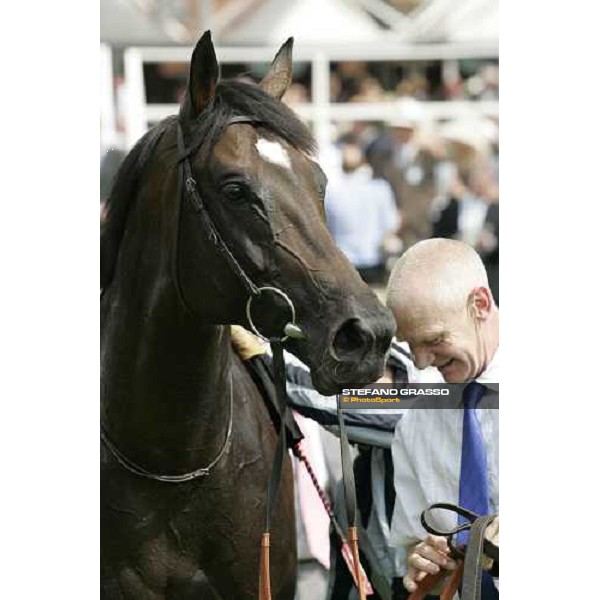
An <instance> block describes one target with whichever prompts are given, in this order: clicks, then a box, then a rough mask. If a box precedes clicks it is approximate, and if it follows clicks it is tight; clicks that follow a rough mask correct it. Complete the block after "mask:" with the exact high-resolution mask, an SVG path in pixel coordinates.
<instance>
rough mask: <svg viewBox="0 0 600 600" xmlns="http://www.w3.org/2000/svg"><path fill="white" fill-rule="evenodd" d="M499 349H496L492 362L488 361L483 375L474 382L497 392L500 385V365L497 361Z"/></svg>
mask: <svg viewBox="0 0 600 600" xmlns="http://www.w3.org/2000/svg"><path fill="white" fill-rule="evenodd" d="M498 352H499V348H496V352H495V353H494V356H492V360H490V362H489V364H488V366H487V367H486V368H485V370H484V371H483V373H482V374H481V375H480V376H479V377H477V378H476V379H475V381H477V382H479V383H482V384H483V385H485V386H486V387H488V388H490V389H491V390H494V391H498V388H499V383H500V365H499V360H498Z"/></svg>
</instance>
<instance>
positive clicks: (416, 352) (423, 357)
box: [412, 348, 434, 369]
mask: <svg viewBox="0 0 600 600" xmlns="http://www.w3.org/2000/svg"><path fill="white" fill-rule="evenodd" d="M412 355H413V361H414V363H415V366H416V367H417V369H426V368H427V367H429V366H431V365H432V364H433V360H434V356H433V354H432V353H431V352H429V351H428V350H427V349H425V348H414V349H413V350H412Z"/></svg>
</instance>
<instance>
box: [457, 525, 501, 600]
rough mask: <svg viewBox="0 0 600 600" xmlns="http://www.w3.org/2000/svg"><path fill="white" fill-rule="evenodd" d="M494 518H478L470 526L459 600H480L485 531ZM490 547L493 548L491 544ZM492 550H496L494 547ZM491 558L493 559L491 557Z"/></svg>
mask: <svg viewBox="0 0 600 600" xmlns="http://www.w3.org/2000/svg"><path fill="white" fill-rule="evenodd" d="M495 518H496V515H485V516H483V517H478V518H477V519H475V522H474V523H473V524H472V525H471V533H470V535H469V543H468V544H467V552H466V554H465V567H464V574H463V583H462V592H461V600H480V599H481V578H482V563H483V556H484V549H483V547H484V542H486V541H487V540H486V539H485V530H486V529H487V527H488V525H489V524H490V523H491V522H492V521H493V520H494V519H495ZM492 546H494V545H493V544H492ZM494 548H497V547H496V546H494ZM491 558H493V557H491Z"/></svg>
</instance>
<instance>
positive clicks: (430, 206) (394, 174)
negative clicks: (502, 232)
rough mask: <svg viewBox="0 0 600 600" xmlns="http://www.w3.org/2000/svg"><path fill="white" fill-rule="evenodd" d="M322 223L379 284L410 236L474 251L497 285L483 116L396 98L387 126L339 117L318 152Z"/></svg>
mask: <svg viewBox="0 0 600 600" xmlns="http://www.w3.org/2000/svg"><path fill="white" fill-rule="evenodd" d="M322 164H323V166H324V168H325V171H326V173H327V175H328V177H329V185H328V190H327V193H326V197H325V209H326V214H327V222H328V227H329V229H330V231H331V233H332V235H333V236H334V238H335V240H336V242H337V244H338V246H339V247H340V248H341V249H342V250H343V252H344V253H345V254H346V256H347V257H348V258H349V260H350V261H351V262H352V263H353V265H354V266H355V267H356V268H357V269H358V271H359V273H360V274H361V276H362V277H363V279H364V280H365V281H366V282H367V283H369V284H373V285H375V286H377V285H385V282H386V281H387V276H388V272H389V269H390V268H391V265H392V264H393V262H395V260H396V259H397V258H398V256H400V255H401V253H402V252H404V251H405V250H406V249H408V248H409V247H410V246H412V245H413V244H415V243H416V242H418V241H420V240H423V239H427V238H429V237H444V238H453V239H458V240H462V241H465V242H467V243H469V244H470V245H472V246H473V247H474V248H475V249H476V250H477V251H478V252H479V253H480V255H481V257H482V259H483V261H484V263H485V265H486V268H487V269H488V276H489V279H490V287H491V289H492V292H493V293H494V296H495V298H496V301H497V302H498V301H499V293H498V292H499V290H498V256H499V252H498V250H499V218H498V197H499V194H498V127H497V123H496V122H495V121H494V120H492V119H487V118H484V117H477V118H475V117H470V118H461V119H456V120H451V121H447V122H439V123H436V122H432V121H429V120H428V119H427V113H426V111H425V109H424V106H423V104H422V103H421V102H419V101H418V100H417V99H415V98H408V97H405V98H401V99H400V100H398V103H397V111H396V117H395V120H394V121H393V122H392V123H391V124H387V125H383V124H377V123H364V122H355V123H352V124H345V129H344V130H342V131H340V133H339V136H338V139H337V142H336V143H335V144H333V145H332V147H331V148H329V149H327V151H326V152H324V153H323V155H322Z"/></svg>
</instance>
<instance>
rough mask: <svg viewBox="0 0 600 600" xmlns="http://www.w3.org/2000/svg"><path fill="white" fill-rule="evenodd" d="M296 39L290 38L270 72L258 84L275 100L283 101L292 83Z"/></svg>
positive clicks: (280, 49)
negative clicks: (293, 53)
mask: <svg viewBox="0 0 600 600" xmlns="http://www.w3.org/2000/svg"><path fill="white" fill-rule="evenodd" d="M293 45H294V38H293V37H291V38H288V39H287V41H286V42H285V44H283V46H281V48H279V52H277V54H276V55H275V58H274V59H273V62H272V63H271V68H270V69H269V72H268V73H267V74H266V75H265V76H264V77H263V80H262V81H261V82H260V83H259V84H258V85H259V87H260V88H261V89H262V90H263V91H264V92H267V94H269V95H270V96H273V98H277V100H281V98H282V96H283V95H284V94H285V92H286V91H287V89H288V87H290V83H292V47H293Z"/></svg>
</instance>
